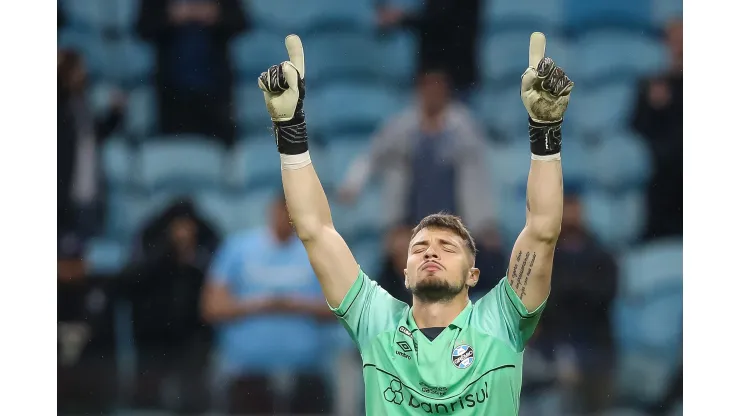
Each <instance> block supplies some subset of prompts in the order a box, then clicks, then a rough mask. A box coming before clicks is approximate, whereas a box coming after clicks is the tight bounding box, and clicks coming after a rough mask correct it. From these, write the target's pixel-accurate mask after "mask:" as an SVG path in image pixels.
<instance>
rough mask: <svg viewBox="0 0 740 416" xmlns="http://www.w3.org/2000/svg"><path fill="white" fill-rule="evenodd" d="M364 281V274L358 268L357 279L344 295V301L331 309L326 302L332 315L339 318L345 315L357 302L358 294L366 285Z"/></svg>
mask: <svg viewBox="0 0 740 416" xmlns="http://www.w3.org/2000/svg"><path fill="white" fill-rule="evenodd" d="M365 280H367V277H366V276H365V273H364V272H363V271H362V268H360V269H359V271H358V273H357V278H356V279H355V282H354V283H352V286H351V287H350V288H349V291H348V292H347V294H346V295H344V299H342V303H340V304H339V306H338V307H336V308H332V307H331V305H329V303H328V301H327V305H329V309H331V311H332V312H334V314H335V315H337V316H338V317H340V318H341V317H343V316H344V315H346V314H347V312H348V311H349V309H350V308H351V307H352V305H353V304H354V303H355V301H356V300H357V298H358V297H359V296H360V292H362V288H363V286H364V285H366V284H367V282H365Z"/></svg>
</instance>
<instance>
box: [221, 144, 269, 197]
mask: <svg viewBox="0 0 740 416" xmlns="http://www.w3.org/2000/svg"><path fill="white" fill-rule="evenodd" d="M228 157H229V158H233V160H232V161H231V162H230V163H231V164H232V166H233V170H232V172H231V176H232V178H231V179H232V180H231V181H230V182H231V183H232V185H235V186H237V187H240V188H244V187H247V188H260V187H263V186H268V187H271V188H275V187H279V186H280V157H279V155H278V153H277V150H276V149H275V139H274V138H273V137H271V136H269V135H265V137H262V138H259V139H257V138H255V140H250V141H248V142H244V141H243V142H241V143H239V144H237V145H236V147H235V149H234V150H233V152H232V153H231V155H229V156H228Z"/></svg>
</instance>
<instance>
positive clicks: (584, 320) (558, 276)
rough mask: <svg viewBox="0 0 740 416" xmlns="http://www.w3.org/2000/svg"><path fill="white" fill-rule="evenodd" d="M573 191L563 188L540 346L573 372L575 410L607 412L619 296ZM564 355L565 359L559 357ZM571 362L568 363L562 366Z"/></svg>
mask: <svg viewBox="0 0 740 416" xmlns="http://www.w3.org/2000/svg"><path fill="white" fill-rule="evenodd" d="M577 192H578V191H577V189H567V190H566V197H565V201H564V205H563V222H562V229H561V232H560V240H559V242H558V246H557V252H556V254H555V260H554V263H553V271H552V281H553V285H552V291H551V293H550V298H549V300H548V308H547V311H546V312H545V313H544V314H543V317H542V324H541V334H540V335H541V336H542V338H543V339H542V342H543V343H544V344H545V345H549V346H550V348H551V349H554V350H556V351H557V352H558V356H559V357H558V360H559V361H560V364H559V365H561V366H565V367H567V368H574V369H575V371H576V374H575V375H574V376H573V377H568V378H570V379H571V381H572V383H573V385H572V386H571V387H572V389H571V390H572V391H573V393H574V395H575V398H574V399H575V405H576V406H578V407H583V409H576V410H581V411H585V412H586V414H598V412H600V411H604V410H606V408H607V407H606V406H607V405H608V404H609V403H608V402H609V399H610V395H611V380H612V368H613V364H614V346H613V340H612V332H611V327H610V314H611V308H612V303H613V301H614V298H615V297H616V292H617V266H616V263H615V260H614V259H613V258H612V256H611V254H609V253H608V252H607V251H605V250H604V248H602V247H601V246H600V245H599V243H598V242H597V241H596V240H595V239H594V238H593V237H592V236H591V234H590V232H589V230H588V229H586V226H585V224H584V223H583V213H582V206H581V202H580V199H579V197H578V194H577ZM563 357H565V359H564V358H563ZM567 357H572V358H571V361H572V362H571V363H567V362H565V363H563V362H564V361H568V358H567Z"/></svg>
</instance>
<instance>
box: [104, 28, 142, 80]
mask: <svg viewBox="0 0 740 416" xmlns="http://www.w3.org/2000/svg"><path fill="white" fill-rule="evenodd" d="M106 49H107V50H108V51H109V54H108V59H107V61H106V65H105V68H104V74H103V75H104V76H105V77H106V79H110V80H113V81H116V82H118V83H119V84H122V85H131V86H138V85H141V84H148V83H151V82H153V81H154V80H153V78H152V77H153V74H154V51H153V50H152V48H151V46H149V44H147V43H145V42H143V41H141V40H138V39H136V38H134V37H132V36H125V37H122V38H119V39H116V40H112V41H109V42H106Z"/></svg>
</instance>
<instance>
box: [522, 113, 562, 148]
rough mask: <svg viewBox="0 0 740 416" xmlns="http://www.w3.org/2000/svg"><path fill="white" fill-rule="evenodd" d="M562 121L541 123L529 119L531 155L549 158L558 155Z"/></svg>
mask: <svg viewBox="0 0 740 416" xmlns="http://www.w3.org/2000/svg"><path fill="white" fill-rule="evenodd" d="M562 124H563V120H562V119H560V120H559V121H554V122H549V123H548V122H541V121H535V120H533V119H532V118H531V117H530V118H529V147H530V150H531V151H532V154H533V155H536V156H550V155H554V154H558V153H560V144H561V142H562V139H563V136H562V132H561V130H560V128H561V126H562Z"/></svg>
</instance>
